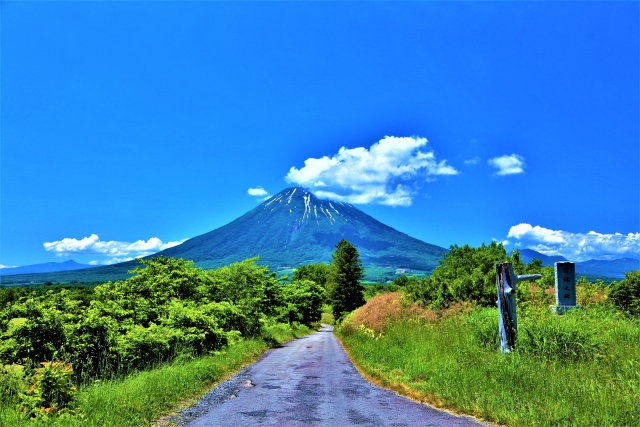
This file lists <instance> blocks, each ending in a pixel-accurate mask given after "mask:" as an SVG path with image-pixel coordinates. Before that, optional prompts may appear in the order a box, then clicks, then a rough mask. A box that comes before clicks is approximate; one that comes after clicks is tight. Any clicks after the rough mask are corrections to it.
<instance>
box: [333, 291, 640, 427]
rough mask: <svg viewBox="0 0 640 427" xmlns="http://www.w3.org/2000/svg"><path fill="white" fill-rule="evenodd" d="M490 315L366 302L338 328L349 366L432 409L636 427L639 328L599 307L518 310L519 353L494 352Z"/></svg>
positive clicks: (394, 297) (509, 420) (390, 297)
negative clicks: (562, 311) (560, 311)
mask: <svg viewBox="0 0 640 427" xmlns="http://www.w3.org/2000/svg"><path fill="white" fill-rule="evenodd" d="M497 316H498V314H497V310H496V309H493V308H474V309H471V307H469V306H466V307H465V306H457V307H452V308H449V309H448V310H443V311H433V310H427V309H424V308H422V307H421V306H420V305H417V304H408V303H405V302H403V300H402V297H401V295H400V294H387V295H382V296H379V297H375V298H373V299H372V300H370V301H369V302H368V303H367V305H365V306H363V307H361V308H360V309H358V310H356V312H354V313H353V314H352V315H351V317H350V318H348V319H346V320H345V322H344V323H343V324H342V325H341V327H340V328H338V335H339V337H340V338H341V341H342V342H343V345H344V346H345V348H346V349H347V351H348V353H349V355H350V357H351V358H352V360H353V361H354V362H355V364H356V365H357V366H358V368H359V369H360V370H361V371H362V372H363V373H364V374H365V375H367V376H369V377H370V378H371V379H373V380H374V381H376V382H378V383H380V384H381V385H383V386H385V387H389V388H393V389H395V390H397V391H399V392H400V393H403V394H406V395H409V396H411V397H413V398H415V399H417V400H420V401H424V402H428V403H431V404H434V405H436V406H440V407H443V408H448V409H451V410H454V411H456V412H462V413H466V414H471V415H475V416H477V417H480V418H482V419H484V420H488V421H492V422H497V423H500V424H505V425H510V426H587V425H600V426H638V425H640V326H639V325H638V322H637V321H634V320H630V319H628V318H625V317H623V316H620V315H619V314H617V313H616V312H615V311H614V310H612V309H610V308H608V307H606V306H603V305H593V306H587V307H585V308H584V309H583V310H575V311H572V312H569V313H568V314H567V315H565V316H554V315H552V314H551V312H550V310H549V309H548V306H547V307H546V308H544V307H541V306H530V307H525V308H524V309H522V310H520V312H519V319H518V322H519V323H518V324H519V329H520V337H519V344H518V345H519V347H518V350H517V351H516V352H513V353H511V354H507V355H502V354H501V353H500V352H499V350H498V347H497V340H496V336H497Z"/></svg>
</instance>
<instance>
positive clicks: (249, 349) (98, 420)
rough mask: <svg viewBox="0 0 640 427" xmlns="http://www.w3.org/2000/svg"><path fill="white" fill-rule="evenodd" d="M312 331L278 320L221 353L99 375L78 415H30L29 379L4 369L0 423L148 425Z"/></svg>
mask: <svg viewBox="0 0 640 427" xmlns="http://www.w3.org/2000/svg"><path fill="white" fill-rule="evenodd" d="M309 332H311V330H310V329H308V328H306V327H304V326H300V327H294V328H290V327H288V326H287V325H283V324H274V325H272V326H271V327H269V328H267V330H266V332H265V337H263V338H261V339H249V340H243V341H240V342H238V343H236V344H234V345H232V346H230V347H228V348H226V349H225V350H224V351H222V352H220V353H219V354H218V355H214V356H213V355H212V356H204V357H197V358H195V357H189V358H182V359H177V360H175V361H173V362H172V363H169V364H164V365H161V366H159V367H157V368H155V369H152V370H148V371H140V372H137V373H134V374H131V375H128V376H124V377H120V378H116V379H112V380H107V381H96V382H94V383H93V384H89V385H85V386H83V387H81V388H80V390H79V393H78V397H77V401H76V403H75V405H74V410H75V412H76V413H77V414H79V415H77V416H66V417H65V416H64V415H63V416H56V417H51V418H40V419H29V418H28V417H26V416H25V415H23V414H22V413H21V412H20V410H19V409H18V406H17V401H18V397H17V391H18V390H20V389H22V390H24V387H25V384H26V381H25V380H24V379H20V378H19V376H16V375H14V374H13V373H12V372H10V371H9V370H8V369H5V370H4V371H3V373H2V374H0V393H1V394H0V427H19V426H29V427H31V426H33V427H36V426H61V427H77V426H90V427H94V426H95V427H98V426H118V427H136V426H148V425H150V424H151V423H152V422H153V421H154V420H157V419H158V418H159V417H160V416H161V415H163V414H167V413H169V412H171V411H172V410H173V409H175V408H176V407H177V406H179V404H180V403H181V402H184V401H185V400H188V399H190V398H193V397H196V396H198V395H201V394H203V393H204V392H206V390H208V389H209V388H211V387H212V386H213V385H214V384H216V383H217V382H219V381H221V380H223V379H224V378H226V377H227V376H229V375H230V374H231V373H233V372H235V371H237V370H238V369H239V368H240V367H241V366H242V365H244V364H247V363H250V362H252V361H254V360H255V359H257V357H258V356H259V355H261V354H262V353H263V352H264V351H266V350H267V349H268V348H270V347H271V346H272V345H273V344H276V343H282V342H284V341H287V340H290V339H293V338H297V337H299V336H302V335H304V334H307V333H309Z"/></svg>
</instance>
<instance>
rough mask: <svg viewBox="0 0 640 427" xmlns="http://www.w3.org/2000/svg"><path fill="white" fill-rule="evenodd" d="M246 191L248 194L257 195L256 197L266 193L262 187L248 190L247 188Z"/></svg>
mask: <svg viewBox="0 0 640 427" xmlns="http://www.w3.org/2000/svg"><path fill="white" fill-rule="evenodd" d="M247 193H248V194H249V195H250V196H257V197H259V196H266V195H267V191H266V190H265V189H264V188H262V187H256V188H250V189H249V190H247Z"/></svg>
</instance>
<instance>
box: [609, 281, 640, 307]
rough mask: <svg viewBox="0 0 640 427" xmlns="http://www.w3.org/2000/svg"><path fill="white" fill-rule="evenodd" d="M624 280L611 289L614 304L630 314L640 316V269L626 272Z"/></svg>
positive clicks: (610, 294)
mask: <svg viewBox="0 0 640 427" xmlns="http://www.w3.org/2000/svg"><path fill="white" fill-rule="evenodd" d="M624 276H625V277H624V280H621V281H620V282H617V283H614V284H612V285H611V287H610V289H609V298H611V301H612V302H613V304H614V305H615V306H616V307H617V308H619V309H620V310H622V311H623V312H625V313H627V314H628V315H630V316H635V317H638V316H640V270H634V271H631V272H629V273H625V275H624Z"/></svg>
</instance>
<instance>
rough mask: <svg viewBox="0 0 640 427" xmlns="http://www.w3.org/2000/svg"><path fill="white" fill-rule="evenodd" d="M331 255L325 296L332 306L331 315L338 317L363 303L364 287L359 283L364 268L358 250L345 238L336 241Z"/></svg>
mask: <svg viewBox="0 0 640 427" xmlns="http://www.w3.org/2000/svg"><path fill="white" fill-rule="evenodd" d="M331 256H332V257H333V261H331V266H330V269H329V277H328V279H327V296H328V298H329V301H330V302H331V304H332V306H333V317H334V318H335V319H340V318H341V317H342V316H344V315H345V314H347V313H349V312H350V311H352V310H355V309H356V308H358V307H360V306H361V305H364V287H363V286H362V285H361V284H360V279H362V278H363V277H364V268H363V267H362V263H361V261H360V254H359V253H358V250H357V249H356V247H355V246H353V245H352V244H351V243H349V242H347V241H346V240H345V239H342V240H340V241H339V242H338V244H337V245H336V250H335V251H333V253H332V254H331Z"/></svg>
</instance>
